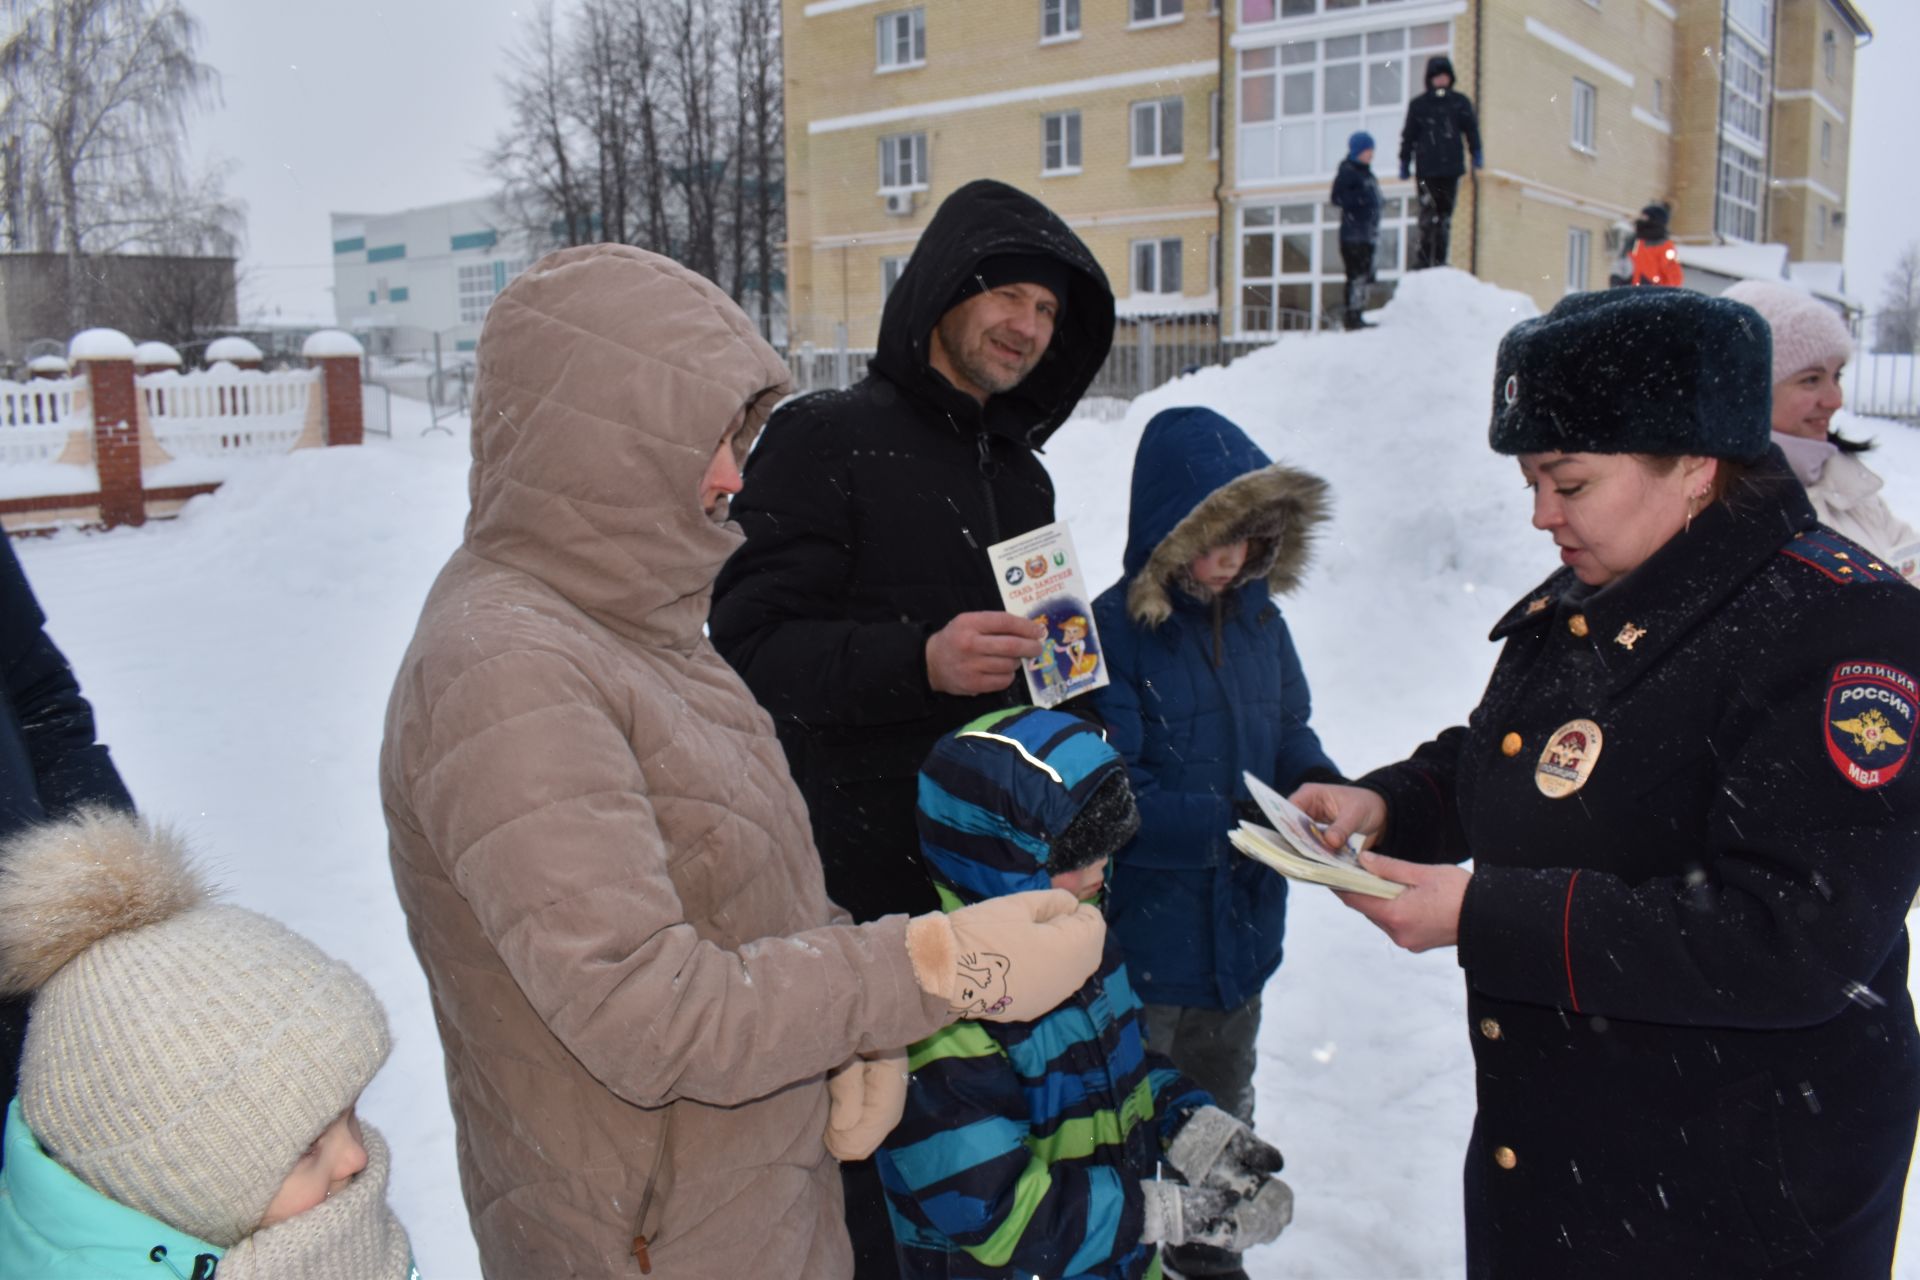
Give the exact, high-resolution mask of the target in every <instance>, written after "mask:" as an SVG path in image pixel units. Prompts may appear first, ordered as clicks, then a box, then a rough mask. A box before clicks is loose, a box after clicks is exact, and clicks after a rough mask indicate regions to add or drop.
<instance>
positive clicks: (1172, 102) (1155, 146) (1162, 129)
mask: <svg viewBox="0 0 1920 1280" xmlns="http://www.w3.org/2000/svg"><path fill="white" fill-rule="evenodd" d="M1170 111H1171V112H1172V113H1173V114H1174V115H1175V116H1176V117H1178V119H1177V120H1176V122H1175V124H1174V126H1173V128H1174V131H1175V133H1176V135H1177V136H1178V139H1179V146H1180V149H1179V150H1178V151H1162V150H1161V149H1160V148H1161V147H1163V146H1164V145H1165V135H1166V132H1167V114H1168V112H1170ZM1142 121H1151V123H1149V124H1147V125H1146V126H1145V127H1144V128H1143V126H1142ZM1127 131H1128V134H1129V141H1128V146H1127V155H1128V158H1129V162H1130V167H1132V168H1135V169H1141V168H1145V167H1147V166H1149V165H1156V164H1179V163H1180V162H1181V161H1183V160H1185V159H1186V158H1187V104H1186V99H1184V98H1180V97H1172V98H1147V99H1143V100H1142V101H1139V102H1130V103H1128V104H1127ZM1143 134H1144V135H1145V136H1144V139H1143V136H1142V135H1143ZM1143 140H1144V141H1146V142H1149V143H1151V144H1152V149H1151V150H1148V151H1142V150H1141V143H1142V141H1143Z"/></svg>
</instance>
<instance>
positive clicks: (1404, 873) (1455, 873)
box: [1339, 853, 1473, 951]
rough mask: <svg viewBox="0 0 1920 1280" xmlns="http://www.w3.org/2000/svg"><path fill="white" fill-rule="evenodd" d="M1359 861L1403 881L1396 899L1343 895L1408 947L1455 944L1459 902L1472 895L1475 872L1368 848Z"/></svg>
mask: <svg viewBox="0 0 1920 1280" xmlns="http://www.w3.org/2000/svg"><path fill="white" fill-rule="evenodd" d="M1360 865H1361V866H1363V867H1365V868H1366V869H1367V870H1368V871H1371V872H1373V874H1375V875H1377V876H1379V877H1381V878H1382V879H1384V880H1392V881H1394V882H1395V883H1396V884H1404V885H1406V886H1407V891H1406V892H1405V893H1403V894H1401V895H1400V896H1399V897H1397V898H1375V897H1371V896H1369V895H1367V894H1364V893H1343V894H1340V895H1339V897H1340V900H1341V901H1342V902H1344V903H1346V904H1347V905H1348V906H1350V907H1352V908H1353V909H1354V910H1355V911H1358V912H1359V913H1360V914H1361V915H1363V916H1365V917H1366V918H1367V919H1369V920H1371V921H1373V922H1374V923H1375V924H1377V925H1379V926H1380V930H1381V932H1383V933H1385V934H1386V935H1387V936H1388V937H1389V938H1392V939H1393V941H1394V943H1395V944H1396V945H1398V946H1402V947H1405V948H1406V949H1407V950H1408V951H1431V950H1433V949H1434V948H1435V947H1451V946H1453V945H1454V944H1455V943H1456V942H1458V941H1459V940H1460V904H1461V902H1462V901H1464V900H1465V898H1466V896H1467V881H1469V880H1471V879H1473V872H1471V871H1468V870H1467V869H1466V868H1464V867H1455V866H1444V867H1429V866H1427V865H1425V864H1424V863H1419V862H1403V861H1401V860H1400V859H1399V858H1389V857H1387V856H1386V855H1385V854H1381V853H1363V854H1361V855H1360Z"/></svg>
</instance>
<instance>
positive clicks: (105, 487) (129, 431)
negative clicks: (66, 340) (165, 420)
mask: <svg viewBox="0 0 1920 1280" xmlns="http://www.w3.org/2000/svg"><path fill="white" fill-rule="evenodd" d="M133 353H134V346H133V341H132V339H130V338H128V337H127V335H126V334H124V333H121V332H120V331H119V330H118V329H87V330H84V331H83V332H81V333H77V334H75V335H74V336H73V341H72V343H70V344H69V345H68V348H67V358H68V361H69V362H70V363H71V364H72V365H73V367H74V370H75V371H76V372H80V373H84V374H85V375H86V379H87V399H88V400H89V401H91V402H92V405H93V463H94V468H95V470H96V471H98V473H99V476H100V521H101V523H102V524H104V525H106V526H107V528H109V529H111V528H114V527H115V526H117V525H123V524H145V523H146V520H147V507H146V499H145V494H144V492H143V489H142V485H141V476H140V410H139V406H138V405H137V404H136V403H135V397H136V396H137V395H138V394H139V393H138V391H136V390H135V389H134V385H133Z"/></svg>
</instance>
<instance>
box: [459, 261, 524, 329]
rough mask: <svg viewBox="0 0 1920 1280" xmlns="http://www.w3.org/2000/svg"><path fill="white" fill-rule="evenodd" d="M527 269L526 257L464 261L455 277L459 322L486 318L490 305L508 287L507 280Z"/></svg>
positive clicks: (476, 321)
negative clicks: (509, 259) (510, 259)
mask: <svg viewBox="0 0 1920 1280" xmlns="http://www.w3.org/2000/svg"><path fill="white" fill-rule="evenodd" d="M526 269H527V263H526V260H525V259H524V258H521V259H514V260H512V261H508V260H505V259H500V260H496V261H493V262H470V263H463V264H462V265H461V266H460V268H459V271H458V273H457V274H456V275H455V277H454V287H455V301H456V303H457V304H458V306H459V309H460V323H462V324H479V323H480V322H481V321H482V320H484V319H486V318H487V308H488V307H490V306H492V305H493V300H494V298H495V297H496V296H497V295H498V294H499V292H500V291H501V290H502V289H504V288H506V287H507V281H509V280H511V279H513V278H514V277H515V276H517V275H519V274H520V273H521V272H522V271H525V270H526Z"/></svg>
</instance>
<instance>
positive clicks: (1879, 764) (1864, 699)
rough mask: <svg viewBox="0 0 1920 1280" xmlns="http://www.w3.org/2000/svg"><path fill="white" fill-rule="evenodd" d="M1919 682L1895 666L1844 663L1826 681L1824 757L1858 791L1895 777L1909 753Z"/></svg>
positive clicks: (1876, 663) (1911, 743) (1904, 763)
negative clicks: (1825, 754) (1825, 756)
mask: <svg viewBox="0 0 1920 1280" xmlns="http://www.w3.org/2000/svg"><path fill="white" fill-rule="evenodd" d="M1916 706H1920V683H1916V682H1915V681H1914V678H1913V677H1912V676H1910V675H1908V674H1907V673H1906V672H1904V671H1902V670H1900V669H1899V668H1898V667H1889V666H1887V665H1885V664H1884V663H1878V662H1843V663H1841V664H1840V665H1838V666H1836V667H1835V668H1834V669H1833V677H1832V679H1831V680H1829V681H1828V684H1827V702H1826V715H1825V721H1826V727H1825V732H1826V738H1827V757H1828V758H1829V759H1831V760H1832V761H1833V767H1834V768H1836V769H1838V770H1839V771H1840V775H1841V776H1842V777H1844V778H1845V779H1846V780H1847V781H1848V782H1851V783H1852V784H1853V785H1854V786H1856V787H1858V788H1860V789H1861V790H1862V791H1873V790H1876V789H1877V788H1880V787H1884V786H1886V785H1887V784H1888V783H1890V782H1892V781H1893V780H1894V779H1895V778H1897V777H1899V776H1900V771H1901V770H1902V769H1904V768H1906V765H1907V758H1908V757H1909V756H1910V755H1911V754H1912V753H1913V722H1914V715H1915V708H1916Z"/></svg>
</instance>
